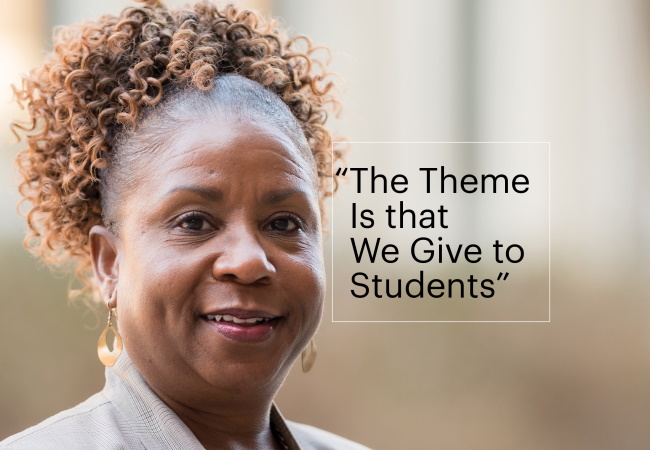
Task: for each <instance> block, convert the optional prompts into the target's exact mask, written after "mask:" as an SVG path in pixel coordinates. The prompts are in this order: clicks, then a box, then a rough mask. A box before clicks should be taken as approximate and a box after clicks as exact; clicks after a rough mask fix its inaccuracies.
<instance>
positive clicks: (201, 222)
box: [177, 214, 212, 231]
mask: <svg viewBox="0 0 650 450" xmlns="http://www.w3.org/2000/svg"><path fill="white" fill-rule="evenodd" d="M177 226H178V227H180V228H183V229H186V230H190V231H208V230H210V229H212V226H211V225H210V223H209V222H208V221H207V220H206V219H205V218H203V217H202V216H200V215H197V214H188V215H186V216H184V217H181V218H180V219H179V221H178V224H177Z"/></svg>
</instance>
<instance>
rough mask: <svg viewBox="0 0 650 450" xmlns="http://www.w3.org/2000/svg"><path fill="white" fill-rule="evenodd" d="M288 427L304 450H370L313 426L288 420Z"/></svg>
mask: <svg viewBox="0 0 650 450" xmlns="http://www.w3.org/2000/svg"><path fill="white" fill-rule="evenodd" d="M287 425H288V427H289V430H291V434H292V435H293V437H294V438H295V439H296V441H298V444H300V447H301V448H303V449H318V450H330V449H331V450H334V449H336V450H364V449H365V450H368V447H366V446H363V445H361V444H358V443H356V442H353V441H351V440H349V439H346V438H344V437H341V436H338V435H336V434H334V433H330V432H329V431H325V430H321V429H320V428H316V427H312V426H311V425H305V424H302V423H296V422H291V421H290V420H287Z"/></svg>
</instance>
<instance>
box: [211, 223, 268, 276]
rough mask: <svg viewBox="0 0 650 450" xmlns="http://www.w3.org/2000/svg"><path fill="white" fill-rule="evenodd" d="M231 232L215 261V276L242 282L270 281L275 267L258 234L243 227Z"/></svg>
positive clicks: (213, 268)
mask: <svg viewBox="0 0 650 450" xmlns="http://www.w3.org/2000/svg"><path fill="white" fill-rule="evenodd" d="M229 234H230V236H228V237H227V238H226V243H225V247H224V248H222V251H221V252H219V254H218V255H217V258H216V260H215V261H214V264H213V267H212V273H213V275H214V277H215V278H216V279H217V280H220V281H234V282H237V283H241V284H254V283H262V284H268V283H270V282H271V281H272V279H273V276H274V275H275V267H274V266H273V264H271V262H270V261H269V260H268V257H267V254H266V251H265V250H264V248H262V246H261V245H260V242H259V241H258V238H257V236H255V235H254V234H253V233H251V232H250V231H248V230H241V229H240V230H237V231H236V232H233V233H229Z"/></svg>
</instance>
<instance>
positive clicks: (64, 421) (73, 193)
mask: <svg viewBox="0 0 650 450" xmlns="http://www.w3.org/2000/svg"><path fill="white" fill-rule="evenodd" d="M312 52H313V49H312V47H311V45H310V44H309V43H308V41H306V49H305V50H303V51H299V50H298V49H296V48H295V43H294V41H288V40H287V39H286V38H285V37H284V36H283V35H282V34H281V33H280V32H279V31H277V30H276V29H275V25H274V24H273V23H267V22H264V21H261V20H260V19H259V18H258V16H257V15H255V14H254V13H251V12H247V11H245V12H238V11H237V10H236V9H235V8H234V7H232V6H229V7H226V8H225V9H223V10H219V9H217V8H216V7H215V6H213V5H211V4H208V3H202V4H199V5H196V6H194V7H193V8H192V9H191V10H179V11H169V10H168V9H166V8H165V7H164V6H163V5H161V4H160V3H159V2H156V1H149V2H147V3H146V5H145V6H143V7H141V8H130V9H127V10H125V11H123V13H122V14H121V16H120V17H110V16H104V17H102V18H101V19H99V21H96V22H88V23H85V24H82V25H80V26H78V27H75V28H68V29H64V30H63V31H61V32H60V34H59V35H58V39H57V42H56V45H55V51H54V53H53V54H52V55H50V57H49V59H48V60H47V61H46V63H45V64H44V66H43V67H41V68H39V69H37V70H35V71H33V72H32V73H31V74H30V75H28V76H27V77H26V78H25V80H24V83H23V88H22V89H20V90H17V94H18V98H19V99H20V100H21V101H22V102H23V103H24V104H25V105H26V106H27V108H28V110H29V112H30V114H31V118H32V122H31V124H29V125H27V126H25V125H23V126H17V127H18V128H20V129H21V130H22V131H24V132H25V134H26V141H27V143H28V148H27V149H26V150H24V151H23V152H21V154H20V155H19V167H20V171H21V174H22V176H23V183H22V185H21V193H22V194H23V196H24V199H25V200H26V201H28V202H29V203H30V204H31V210H30V212H29V214H28V224H29V226H30V229H31V233H32V235H31V237H32V238H35V240H36V244H35V248H36V249H37V250H38V251H39V253H40V254H41V255H42V256H43V258H44V259H45V260H46V261H49V262H61V261H64V260H70V259H72V260H74V261H75V262H76V264H77V274H78V275H79V276H80V277H81V278H82V279H84V280H86V283H87V289H86V291H87V292H88V291H91V290H92V289H93V287H96V288H97V291H98V293H99V296H101V298H102V299H103V301H104V303H105V304H106V311H107V315H108V323H107V326H106V329H105V330H104V332H103V333H102V335H101V337H100V340H99V344H98V354H99V358H100V360H101V361H102V362H103V363H104V364H105V365H106V366H107V369H106V386H105V388H104V390H103V391H102V392H100V393H98V394H96V395H94V396H92V397H91V398H89V399H88V400H86V401H85V402H84V403H81V404H80V405H78V406H76V407H75V408H72V409H71V410H68V411H64V412H62V413H59V414H57V415H55V416H53V417H51V418H50V419H47V420H46V421H44V422H42V423H41V424H39V425H37V426H35V427H32V428H30V429H28V430H25V431H24V432H22V433H19V434H17V435H15V436H12V437H10V438H8V439H7V440H5V441H4V442H3V443H2V444H1V445H0V446H2V447H11V448H97V447H101V448H183V449H186V448H204V447H205V448H337V449H338V448H363V447H362V446H360V445H358V444H355V443H353V442H350V441H348V440H346V439H344V438H341V437H338V436H335V435H332V434H330V433H327V432H325V431H322V430H318V429H316V428H313V427H308V426H306V425H300V424H296V423H292V422H285V421H284V420H283V418H282V416H281V415H280V413H279V412H278V410H277V409H276V407H275V406H274V404H273V398H274V396H275V394H276V392H277V390H278V389H279V387H280V385H281V384H282V382H283V380H284V378H285V377H286V375H287V373H288V371H289V369H290V367H291V365H292V364H293V362H294V361H295V360H296V359H297V358H298V356H299V355H301V353H302V355H303V359H302V363H303V369H304V370H308V369H309V368H310V366H311V364H313V359H314V357H315V347H314V346H313V343H312V342H311V339H312V338H313V335H314V333H315V332H316V329H317V327H318V324H319V321H320V319H321V315H322V308H323V296H324V290H325V278H324V268H323V258H322V242H321V210H322V201H323V198H324V197H325V196H326V195H327V194H328V193H329V192H328V186H329V185H330V183H329V182H330V181H331V179H328V178H327V177H328V174H329V173H331V172H330V168H331V164H332V158H333V157H336V155H332V154H331V153H330V150H329V149H330V145H331V140H330V135H329V133H328V132H327V130H326V129H325V128H324V123H325V120H326V117H327V115H326V112H325V111H326V108H327V107H330V106H336V104H337V102H336V99H335V97H334V96H333V94H331V93H330V88H331V84H329V83H327V82H325V81H324V77H325V76H326V75H327V74H326V73H324V72H323V71H322V69H323V68H324V66H322V65H320V66H319V65H318V64H317V62H316V60H315V59H313V58H312ZM117 324H119V331H118V328H117V327H116V325H117ZM111 332H112V333H114V334H115V344H114V346H113V348H112V349H111V348H110V347H109V346H108V345H107V343H106V342H107V340H108V341H110V340H111V339H110V337H108V336H109V333H111ZM303 350H304V351H303Z"/></svg>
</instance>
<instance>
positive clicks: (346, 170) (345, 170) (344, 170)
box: [336, 167, 348, 177]
mask: <svg viewBox="0 0 650 450" xmlns="http://www.w3.org/2000/svg"><path fill="white" fill-rule="evenodd" d="M346 173H348V168H347V167H346V168H345V169H343V173H341V168H340V167H339V168H338V169H336V176H337V177H339V176H341V175H343V176H345V174H346Z"/></svg>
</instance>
